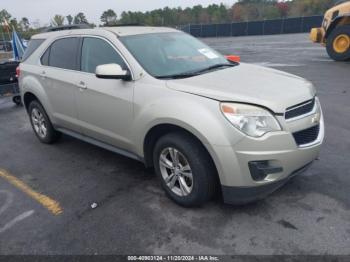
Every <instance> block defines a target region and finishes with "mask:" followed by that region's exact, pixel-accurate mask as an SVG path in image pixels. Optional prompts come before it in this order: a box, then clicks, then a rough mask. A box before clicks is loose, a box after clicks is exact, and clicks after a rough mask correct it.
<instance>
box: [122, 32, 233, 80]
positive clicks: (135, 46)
mask: <svg viewBox="0 0 350 262" xmlns="http://www.w3.org/2000/svg"><path fill="white" fill-rule="evenodd" d="M120 40H121V41H122V42H123V44H124V45H125V46H126V47H127V48H128V50H129V51H130V52H131V53H132V54H133V56H134V57H135V58H136V60H137V61H138V62H139V63H140V64H141V66H142V67H143V68H144V69H145V70H146V71H147V72H148V73H149V74H151V75H152V76H154V77H157V78H164V77H167V76H174V75H184V74H189V73H191V72H192V73H193V72H200V71H203V70H205V69H207V68H212V67H215V66H216V65H220V66H222V68H224V67H225V66H226V65H227V66H229V65H230V63H229V62H228V61H227V59H226V58H225V57H224V56H222V55H221V54H220V53H218V52H216V51H215V50H213V49H212V48H210V47H208V46H207V45H205V44H204V43H202V42H200V41H198V40H197V39H196V38H194V37H192V36H189V35H187V34H185V33H181V32H176V33H152V34H141V35H132V36H124V37H121V38H120Z"/></svg>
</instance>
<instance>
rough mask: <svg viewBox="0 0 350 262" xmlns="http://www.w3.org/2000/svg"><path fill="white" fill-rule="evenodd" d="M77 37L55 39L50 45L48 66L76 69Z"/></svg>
mask: <svg viewBox="0 0 350 262" xmlns="http://www.w3.org/2000/svg"><path fill="white" fill-rule="evenodd" d="M78 48H79V38H77V37H70V38H64V39H59V40H56V41H55V42H54V43H53V44H52V45H51V47H50V54H49V66H53V67H58V68H63V69H70V70H77V69H78V63H77V61H78V59H77V54H78Z"/></svg>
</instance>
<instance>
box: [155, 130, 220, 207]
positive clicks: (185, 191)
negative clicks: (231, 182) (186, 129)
mask: <svg viewBox="0 0 350 262" xmlns="http://www.w3.org/2000/svg"><path fill="white" fill-rule="evenodd" d="M176 155H177V161H176V160H175V161H174V159H176V157H175V156H176ZM153 162H154V168H155V171H156V173H157V175H158V177H159V179H160V182H161V185H162V187H163V189H164V190H165V192H166V194H167V196H168V197H169V198H170V199H172V200H173V201H175V202H176V203H177V204H179V205H181V206H185V207H191V206H200V205H202V204H204V203H205V202H207V201H209V200H210V199H211V198H212V197H213V195H214V193H215V191H216V189H217V179H216V178H217V176H216V169H215V166H214V164H213V161H212V159H211V157H210V155H209V154H208V152H207V151H206V150H205V148H203V145H202V144H201V143H200V142H199V141H197V140H196V139H194V138H192V137H191V136H190V135H188V134H185V133H170V134H167V135H165V136H163V137H161V138H160V139H159V140H158V141H157V143H156V145H155V148H154V152H153ZM176 163H177V164H176Z"/></svg>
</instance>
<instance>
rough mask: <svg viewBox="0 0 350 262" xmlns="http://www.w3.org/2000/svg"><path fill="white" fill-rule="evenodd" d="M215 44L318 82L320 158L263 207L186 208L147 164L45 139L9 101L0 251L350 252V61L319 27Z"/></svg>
mask: <svg viewBox="0 0 350 262" xmlns="http://www.w3.org/2000/svg"><path fill="white" fill-rule="evenodd" d="M203 40H204V41H205V42H207V43H208V44H209V45H211V46H212V47H214V48H215V49H217V50H218V51H220V52H222V53H224V54H235V55H240V56H241V60H242V62H248V63H254V64H260V65H263V66H268V67H273V68H276V69H280V70H284V71H287V72H290V73H293V74H296V75H298V76H301V77H305V78H307V79H308V80H310V81H312V82H313V83H314V85H315V86H316V88H317V93H318V96H319V97H320V100H321V103H322V106H323V111H324V114H325V123H326V140H325V144H324V146H323V149H322V153H321V155H320V157H319V160H317V161H315V163H314V165H313V166H312V167H311V168H310V169H309V170H308V171H307V172H306V173H305V174H303V175H300V176H298V177H295V178H294V179H293V180H291V181H290V182H289V183H288V184H287V185H286V186H284V187H283V188H281V189H280V190H278V191H277V192H275V193H274V194H272V195H271V196H270V197H268V198H266V199H265V200H262V201H260V202H258V203H255V204H251V205H247V206H243V207H236V206H229V205H225V204H223V203H222V201H221V200H220V199H216V200H213V201H212V202H210V203H208V204H207V205H205V206H203V207H201V208H191V209H185V208H182V207H179V206H177V205H176V204H174V203H173V202H172V201H170V200H169V199H168V198H167V197H166V196H165V194H164V193H163V191H162V190H161V188H160V186H159V185H158V181H157V180H156V177H155V175H154V174H153V173H152V171H149V170H146V169H145V168H144V166H143V165H142V164H141V163H139V162H137V161H135V160H132V159H128V158H125V157H123V156H120V155H117V154H115V153H111V152H109V151H106V150H104V149H100V148H98V147H95V146H93V145H90V144H87V143H85V142H81V141H79V140H76V139H74V138H71V137H68V136H63V137H62V139H61V140H60V142H59V143H57V144H55V145H51V146H50V145H44V144H41V143H39V141H38V140H37V138H36V137H35V136H34V133H33V132H32V130H31V126H30V123H29V120H28V117H27V115H26V113H25V110H24V108H23V107H16V106H15V105H14V104H13V103H12V101H11V99H9V98H5V99H0V123H1V127H0V254H125V255H127V254H264V255H269V254H350V249H349V247H350V193H349V188H350V170H349V169H350V161H349V159H350V102H349V101H350V62H348V63H337V62H334V61H332V60H330V59H329V58H328V56H327V53H326V50H325V48H323V47H321V46H319V45H317V44H312V43H310V41H309V39H308V35H307V34H296V35H275V36H257V37H236V38H207V39H203ZM252 77H254V75H252ZM262 84H263V83H262ZM242 88H244V86H242ZM281 88H283V83H281ZM93 203H96V204H97V207H96V208H91V205H92V204H93Z"/></svg>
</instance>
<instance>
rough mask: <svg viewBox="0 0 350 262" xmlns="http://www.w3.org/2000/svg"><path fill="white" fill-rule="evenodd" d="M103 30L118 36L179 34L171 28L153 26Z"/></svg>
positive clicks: (107, 28)
mask: <svg viewBox="0 0 350 262" xmlns="http://www.w3.org/2000/svg"><path fill="white" fill-rule="evenodd" d="M102 29H105V30H107V31H110V32H113V33H115V34H117V35H118V36H127V35H140V34H151V33H167V32H177V30H176V29H173V28H169V27H151V26H116V27H102Z"/></svg>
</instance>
